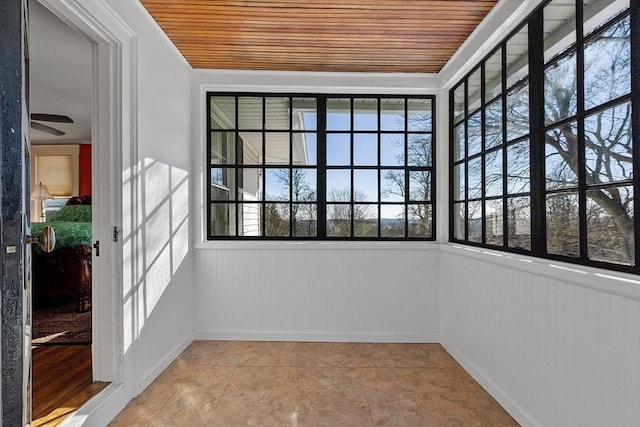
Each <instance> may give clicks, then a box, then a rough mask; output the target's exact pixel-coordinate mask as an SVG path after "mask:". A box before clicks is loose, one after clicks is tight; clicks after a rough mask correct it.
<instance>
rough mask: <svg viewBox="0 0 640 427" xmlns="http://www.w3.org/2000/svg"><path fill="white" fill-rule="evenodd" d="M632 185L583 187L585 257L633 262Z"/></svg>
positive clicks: (625, 262)
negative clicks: (587, 188)
mask: <svg viewBox="0 0 640 427" xmlns="http://www.w3.org/2000/svg"><path fill="white" fill-rule="evenodd" d="M633 222H634V212H633V187H631V186H628V187H611V188H605V189H601V190H590V191H587V251H588V255H589V259H592V260H595V261H605V262H612V263H615V264H625V265H635V255H634V253H635V238H634V231H633Z"/></svg>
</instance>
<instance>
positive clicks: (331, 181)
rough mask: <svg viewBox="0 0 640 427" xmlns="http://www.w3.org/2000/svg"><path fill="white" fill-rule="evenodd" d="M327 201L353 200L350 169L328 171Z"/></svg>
mask: <svg viewBox="0 0 640 427" xmlns="http://www.w3.org/2000/svg"><path fill="white" fill-rule="evenodd" d="M327 201H329V202H350V201H351V171H350V170H349V169H330V170H328V171H327Z"/></svg>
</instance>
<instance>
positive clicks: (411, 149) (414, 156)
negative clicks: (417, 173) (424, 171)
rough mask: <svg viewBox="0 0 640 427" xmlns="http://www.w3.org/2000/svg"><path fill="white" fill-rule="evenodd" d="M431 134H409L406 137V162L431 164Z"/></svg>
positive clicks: (426, 165) (409, 163)
mask: <svg viewBox="0 0 640 427" xmlns="http://www.w3.org/2000/svg"><path fill="white" fill-rule="evenodd" d="M431 161H432V159H431V134H426V133H425V134H410V135H409V136H408V139H407V164H408V165H409V166H419V167H428V166H431Z"/></svg>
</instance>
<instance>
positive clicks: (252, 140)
mask: <svg viewBox="0 0 640 427" xmlns="http://www.w3.org/2000/svg"><path fill="white" fill-rule="evenodd" d="M238 135H239V136H238V138H239V139H238V164H240V165H259V164H261V163H262V132H240V133H239V134H238Z"/></svg>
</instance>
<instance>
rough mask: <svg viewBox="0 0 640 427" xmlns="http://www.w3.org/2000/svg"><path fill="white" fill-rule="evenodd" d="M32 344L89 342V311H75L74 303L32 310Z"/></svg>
mask: <svg viewBox="0 0 640 427" xmlns="http://www.w3.org/2000/svg"><path fill="white" fill-rule="evenodd" d="M31 333H32V339H31V342H32V344H34V345H42V344H89V343H91V311H87V312H86V313H76V312H75V303H71V304H66V305H61V306H57V307H43V308H38V309H35V310H33V327H32V328H31Z"/></svg>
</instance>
